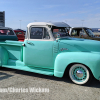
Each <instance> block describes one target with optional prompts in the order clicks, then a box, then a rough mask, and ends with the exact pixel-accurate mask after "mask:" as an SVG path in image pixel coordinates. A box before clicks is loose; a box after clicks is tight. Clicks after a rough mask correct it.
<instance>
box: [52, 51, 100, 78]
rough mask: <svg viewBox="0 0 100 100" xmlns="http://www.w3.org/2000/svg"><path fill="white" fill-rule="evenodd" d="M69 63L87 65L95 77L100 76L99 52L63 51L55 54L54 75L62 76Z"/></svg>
mask: <svg viewBox="0 0 100 100" xmlns="http://www.w3.org/2000/svg"><path fill="white" fill-rule="evenodd" d="M71 63H81V64H84V65H86V66H88V67H89V69H90V70H91V72H92V73H93V75H94V77H95V78H96V79H99V77H100V71H99V70H100V53H94V52H63V53H60V54H58V55H57V57H56V59H55V64H54V76H56V77H63V75H64V72H65V69H66V67H67V66H68V65H69V64H71Z"/></svg>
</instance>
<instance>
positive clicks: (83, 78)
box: [0, 22, 100, 85]
mask: <svg viewBox="0 0 100 100" xmlns="http://www.w3.org/2000/svg"><path fill="white" fill-rule="evenodd" d="M66 27H67V24H65V23H60V22H59V24H57V23H46V22H35V23H29V24H28V25H27V33H26V37H25V40H24V42H20V41H5V42H0V66H1V67H7V68H13V69H19V70H24V71H29V72H34V73H40V74H44V75H50V76H55V77H59V78H61V77H63V75H64V74H65V75H67V74H66V73H67V72H68V74H69V77H70V79H71V80H72V81H73V82H74V83H76V84H79V85H83V84H86V83H88V82H89V81H90V80H91V78H92V76H94V77H95V78H96V79H97V80H100V41H95V40H89V39H80V38H72V37H68V36H66V35H65V32H66V31H65V30H66ZM55 29H59V30H63V31H62V32H61V34H63V35H59V33H57V32H56V33H55V32H54V30H55ZM64 35H65V36H64Z"/></svg>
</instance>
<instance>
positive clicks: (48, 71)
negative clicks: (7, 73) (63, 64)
mask: <svg viewBox="0 0 100 100" xmlns="http://www.w3.org/2000/svg"><path fill="white" fill-rule="evenodd" d="M2 67H6V68H12V69H19V70H23V71H28V72H34V73H39V74H44V75H49V76H53V75H54V70H51V69H43V68H36V67H28V66H16V65H15V66H14V65H2Z"/></svg>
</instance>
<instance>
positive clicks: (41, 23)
mask: <svg viewBox="0 0 100 100" xmlns="http://www.w3.org/2000/svg"><path fill="white" fill-rule="evenodd" d="M46 25H51V26H56V27H70V26H69V25H68V24H66V23H64V22H50V23H48V22H33V23H29V24H28V25H27V27H30V26H46Z"/></svg>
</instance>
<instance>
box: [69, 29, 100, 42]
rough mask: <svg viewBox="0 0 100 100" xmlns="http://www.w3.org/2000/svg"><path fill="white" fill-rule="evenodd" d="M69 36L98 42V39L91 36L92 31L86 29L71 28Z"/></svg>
mask: <svg viewBox="0 0 100 100" xmlns="http://www.w3.org/2000/svg"><path fill="white" fill-rule="evenodd" d="M69 35H70V36H71V37H76V38H84V39H91V40H98V41H100V37H97V36H96V35H95V34H93V32H92V30H91V29H90V28H87V27H71V28H70V30H69Z"/></svg>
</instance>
